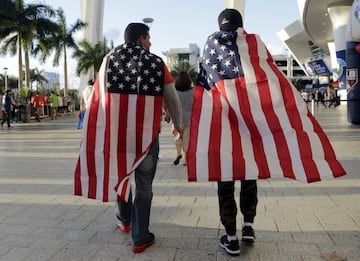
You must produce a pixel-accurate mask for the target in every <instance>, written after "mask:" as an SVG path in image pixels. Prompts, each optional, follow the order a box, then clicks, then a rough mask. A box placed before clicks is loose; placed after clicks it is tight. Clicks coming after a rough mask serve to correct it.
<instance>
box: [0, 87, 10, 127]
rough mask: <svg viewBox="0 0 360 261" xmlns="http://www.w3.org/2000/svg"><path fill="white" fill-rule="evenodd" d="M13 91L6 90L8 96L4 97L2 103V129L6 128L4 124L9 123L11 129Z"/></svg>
mask: <svg viewBox="0 0 360 261" xmlns="http://www.w3.org/2000/svg"><path fill="white" fill-rule="evenodd" d="M11 105H12V102H11V90H10V89H9V90H6V95H4V96H3V101H2V109H1V110H2V117H3V118H2V122H1V127H2V126H4V123H5V122H6V123H7V126H8V128H11V126H10V117H11Z"/></svg>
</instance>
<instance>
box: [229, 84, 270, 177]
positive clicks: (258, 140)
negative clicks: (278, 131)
mask: <svg viewBox="0 0 360 261" xmlns="http://www.w3.org/2000/svg"><path fill="white" fill-rule="evenodd" d="M235 86H236V92H237V97H238V100H239V104H240V112H241V115H242V116H243V118H244V121H245V124H246V126H247V128H248V129H249V132H250V139H251V143H252V147H253V154H254V159H255V162H256V164H257V166H258V169H259V174H258V177H259V178H260V179H267V178H270V171H269V165H268V162H267V160H266V156H265V150H264V144H263V142H262V137H261V135H260V132H259V130H258V128H257V126H256V123H255V121H254V117H253V115H252V113H251V106H250V103H249V97H248V95H247V92H246V83H245V79H244V78H237V79H235ZM242 89H243V90H242Z"/></svg>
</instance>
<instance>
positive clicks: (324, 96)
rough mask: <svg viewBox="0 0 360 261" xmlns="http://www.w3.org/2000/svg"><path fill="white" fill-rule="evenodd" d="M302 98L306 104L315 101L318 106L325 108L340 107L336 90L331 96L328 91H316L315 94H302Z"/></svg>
mask: <svg viewBox="0 0 360 261" xmlns="http://www.w3.org/2000/svg"><path fill="white" fill-rule="evenodd" d="M301 96H302V97H303V99H304V101H305V102H311V101H314V102H315V104H316V105H317V106H318V105H319V104H321V105H322V106H324V108H330V107H331V106H333V107H337V106H339V105H340V97H339V95H338V92H337V91H336V90H335V91H332V92H331V93H330V95H329V94H328V93H327V92H326V91H320V90H315V91H313V92H302V93H301Z"/></svg>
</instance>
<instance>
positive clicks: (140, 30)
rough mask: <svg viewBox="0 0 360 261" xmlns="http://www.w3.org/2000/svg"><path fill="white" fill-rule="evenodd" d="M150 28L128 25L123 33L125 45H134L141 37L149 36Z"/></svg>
mask: <svg viewBox="0 0 360 261" xmlns="http://www.w3.org/2000/svg"><path fill="white" fill-rule="evenodd" d="M149 30H150V28H149V27H148V26H147V25H146V24H142V23H130V24H129V25H128V26H127V27H126V29H125V33H124V39H125V43H136V42H137V40H139V39H140V38H141V37H143V38H145V37H146V36H147V35H148V34H149Z"/></svg>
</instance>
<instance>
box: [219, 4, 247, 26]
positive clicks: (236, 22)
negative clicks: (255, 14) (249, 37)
mask: <svg viewBox="0 0 360 261" xmlns="http://www.w3.org/2000/svg"><path fill="white" fill-rule="evenodd" d="M218 23H219V28H220V30H224V31H235V30H236V29H237V28H238V27H242V26H243V22H242V17H241V14H240V12H239V11H238V10H236V9H225V10H223V11H222V12H221V13H220V14H219V17H218Z"/></svg>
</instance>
